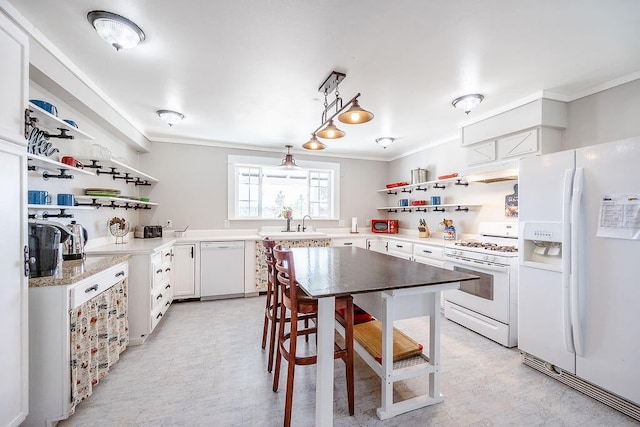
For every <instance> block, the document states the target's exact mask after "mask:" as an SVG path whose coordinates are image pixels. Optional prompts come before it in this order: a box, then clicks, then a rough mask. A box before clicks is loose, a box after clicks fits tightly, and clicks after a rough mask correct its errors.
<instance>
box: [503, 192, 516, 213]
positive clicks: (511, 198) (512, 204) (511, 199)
mask: <svg viewBox="0 0 640 427" xmlns="http://www.w3.org/2000/svg"><path fill="white" fill-rule="evenodd" d="M504 216H506V217H509V218H517V217H518V184H516V185H514V186H513V194H507V195H506V196H504Z"/></svg>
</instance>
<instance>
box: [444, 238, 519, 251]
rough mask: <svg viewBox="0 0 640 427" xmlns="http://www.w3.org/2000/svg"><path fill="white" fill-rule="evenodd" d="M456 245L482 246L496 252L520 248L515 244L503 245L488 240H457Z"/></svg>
mask: <svg viewBox="0 0 640 427" xmlns="http://www.w3.org/2000/svg"><path fill="white" fill-rule="evenodd" d="M456 246H461V247H464V248H480V249H486V250H490V251H496V252H518V248H516V247H515V246H503V245H498V244H497V243H488V242H464V241H462V242H456Z"/></svg>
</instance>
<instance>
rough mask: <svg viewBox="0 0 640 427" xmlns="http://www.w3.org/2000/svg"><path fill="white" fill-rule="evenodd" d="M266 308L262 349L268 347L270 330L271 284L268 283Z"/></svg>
mask: <svg viewBox="0 0 640 427" xmlns="http://www.w3.org/2000/svg"><path fill="white" fill-rule="evenodd" d="M265 300H266V305H265V307H264V326H263V327H262V349H263V350H264V348H265V347H266V345H267V329H268V328H269V311H270V309H271V284H270V283H267V297H266V298H265Z"/></svg>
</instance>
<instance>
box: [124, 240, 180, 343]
mask: <svg viewBox="0 0 640 427" xmlns="http://www.w3.org/2000/svg"><path fill="white" fill-rule="evenodd" d="M129 264H130V266H131V276H130V280H129V283H130V286H129V337H130V342H131V344H133V345H137V344H142V343H143V342H144V341H145V340H146V339H147V337H148V336H149V334H151V332H153V330H154V329H155V327H156V326H157V325H158V323H160V321H161V320H162V318H163V317H164V315H165V313H166V312H167V310H168V309H169V306H170V305H171V303H172V302H173V292H174V289H173V284H172V280H173V246H172V245H168V246H162V247H159V248H157V249H156V250H155V251H153V252H152V253H150V254H149V253H143V254H134V255H133V256H132V258H131V260H130V262H129Z"/></svg>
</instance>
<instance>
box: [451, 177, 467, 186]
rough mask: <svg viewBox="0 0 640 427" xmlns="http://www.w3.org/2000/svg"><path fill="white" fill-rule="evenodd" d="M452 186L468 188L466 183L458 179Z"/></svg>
mask: <svg viewBox="0 0 640 427" xmlns="http://www.w3.org/2000/svg"><path fill="white" fill-rule="evenodd" d="M454 185H464V186H465V187H468V186H469V183H468V182H466V181H465V182H462V181H461V180H459V179H458V180H457V181H456V182H454Z"/></svg>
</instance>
